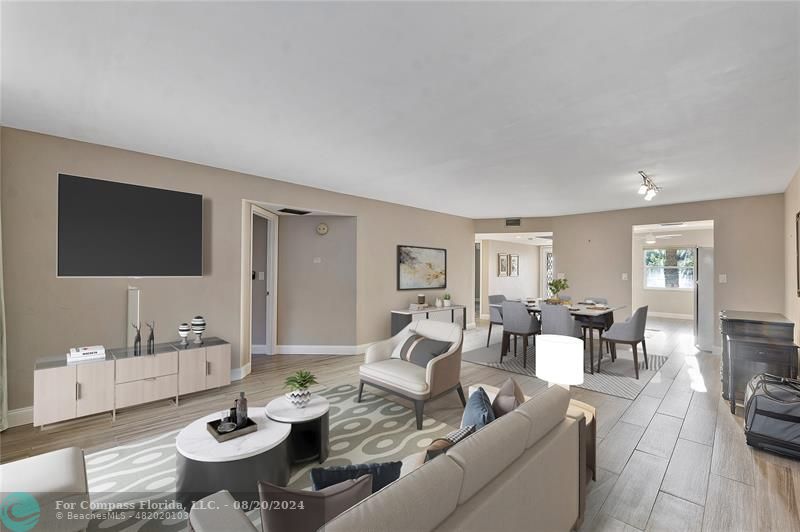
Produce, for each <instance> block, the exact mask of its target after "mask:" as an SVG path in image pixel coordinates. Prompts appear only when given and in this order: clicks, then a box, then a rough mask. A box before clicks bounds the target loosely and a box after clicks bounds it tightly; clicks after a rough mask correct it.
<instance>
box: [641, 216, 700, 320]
mask: <svg viewBox="0 0 800 532" xmlns="http://www.w3.org/2000/svg"><path fill="white" fill-rule="evenodd" d="M675 232H676V233H682V234H681V236H678V237H674V238H670V239H665V240H658V241H657V243H656V244H646V243H645V235H644V234H642V233H638V234H634V235H633V256H632V257H631V308H639V307H641V306H644V305H647V307H648V312H649V313H651V314H667V315H671V316H672V317H678V316H682V317H685V318H687V319H690V318H692V316H693V315H694V290H667V289H664V290H659V289H652V288H645V287H644V275H643V274H644V259H643V253H644V249H645V248H657V247H678V246H688V247H714V230H713V229H698V230H692V231H686V230H683V229H676V230H675Z"/></svg>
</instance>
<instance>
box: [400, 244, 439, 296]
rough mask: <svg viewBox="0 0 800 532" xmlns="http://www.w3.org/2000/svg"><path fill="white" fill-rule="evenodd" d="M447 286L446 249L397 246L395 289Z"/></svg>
mask: <svg viewBox="0 0 800 532" xmlns="http://www.w3.org/2000/svg"><path fill="white" fill-rule="evenodd" d="M426 288H447V250H446V249H442V248H426V247H421V246H397V289H398V290H422V289H426Z"/></svg>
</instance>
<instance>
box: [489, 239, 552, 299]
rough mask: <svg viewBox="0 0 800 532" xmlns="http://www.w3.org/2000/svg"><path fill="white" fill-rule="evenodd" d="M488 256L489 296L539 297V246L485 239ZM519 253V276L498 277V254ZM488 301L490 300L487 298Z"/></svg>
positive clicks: (510, 297)
mask: <svg viewBox="0 0 800 532" xmlns="http://www.w3.org/2000/svg"><path fill="white" fill-rule="evenodd" d="M483 242H484V244H485V245H486V250H487V252H488V257H487V261H486V262H487V264H486V266H487V268H488V272H487V274H488V275H487V287H486V288H487V296H488V295H489V294H503V295H504V296H506V297H507V298H509V299H512V298H522V297H539V246H526V245H524V244H514V243H511V242H503V241H499V240H484V241H483ZM499 253H502V254H506V255H519V267H520V271H519V276H518V277H498V276H497V255H498V254H499ZM487 301H488V300H487Z"/></svg>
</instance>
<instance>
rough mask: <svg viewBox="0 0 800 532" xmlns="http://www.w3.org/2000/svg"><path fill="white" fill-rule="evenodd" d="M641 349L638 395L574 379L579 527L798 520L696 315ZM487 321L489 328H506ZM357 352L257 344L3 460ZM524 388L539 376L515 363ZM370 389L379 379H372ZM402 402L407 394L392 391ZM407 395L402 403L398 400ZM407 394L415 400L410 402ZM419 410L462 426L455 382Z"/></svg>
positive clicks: (8, 442) (59, 428) (37, 434)
mask: <svg viewBox="0 0 800 532" xmlns="http://www.w3.org/2000/svg"><path fill="white" fill-rule="evenodd" d="M648 329H650V335H651V336H654V337H653V338H651V337H648V341H647V344H648V345H647V347H648V352H650V353H654V354H659V355H669V356H670V358H669V360H668V361H667V362H666V363H665V364H664V366H662V368H661V369H660V370H659V372H658V373H657V374H656V376H655V377H654V378H653V380H652V381H651V382H650V384H648V386H647V387H645V389H644V390H643V392H642V394H641V395H640V396H639V397H638V398H637V400H636V401H630V400H627V399H622V398H619V397H614V396H610V395H604V394H600V393H596V392H592V391H589V390H584V389H581V388H572V390H571V391H572V395H573V396H574V397H575V398H576V399H579V400H581V401H585V402H587V403H590V404H592V405H594V406H595V408H596V409H597V421H598V425H597V436H598V466H599V470H598V472H597V481H596V482H592V483H591V484H590V493H589V499H588V501H587V511H586V520H585V522H584V525H583V527H582V528H581V532H584V531H605V530H627V531H631V532H635V531H636V530H653V531H655V530H705V531H709V532H716V531H727V530H743V531H753V530H775V531H785V530H800V512H799V511H798V508H800V462H796V461H792V460H788V459H785V458H782V457H779V456H775V455H770V454H767V453H764V452H761V451H758V450H754V449H751V448H750V447H748V446H747V445H746V443H745V441H744V435H743V432H742V425H743V421H742V418H741V411H740V412H739V413H738V414H739V415H738V416H732V415H731V413H730V411H729V410H728V406H727V403H725V402H723V401H722V399H721V397H720V390H719V356H716V355H711V354H708V353H700V352H698V351H697V350H696V349H695V348H694V346H693V345H692V344H693V340H692V335H691V323H690V322H688V321H680V320H666V319H651V320H649V322H648ZM500 331H501V329H500V328H499V327H496V328H495V331H493V335H492V336H493V337H495V335H497V336H496V338H495V340H499V335H500V334H501V332H500ZM485 344H486V329H485V326H481V328H479V329H475V330H470V331H468V334H467V335H466V337H465V346H467V347H472V346H480V345H485ZM360 363H361V357H352V356H310V355H291V356H271V357H269V356H256V357H254V360H253V372H252V374H250V375H248V376H247V377H246V378H245V379H243V380H242V381H239V382H235V383H233V384H231V385H230V386H226V387H224V388H221V389H219V390H211V391H206V392H201V393H198V394H193V395H190V396H186V397H182V398H181V401H180V405H179V406H177V407H176V406H175V405H173V404H172V403H170V402H167V401H162V402H157V403H152V404H150V405H144V406H140V407H135V408H129V409H125V410H122V411H120V412H118V414H117V420H116V422H115V423H113V424H112V423H111V416H110V414H109V415H106V414H103V415H97V416H92V417H88V418H82V419H79V420H75V421H72V422H68V423H62V424H58V425H53V426H51V427H48V428H46V429H45V430H40V429H34V428H33V427H31V426H30V425H28V426H22V427H15V428H12V429H9V430H6V431H5V432H3V433H0V462H8V461H12V460H16V459H19V458H24V457H27V456H32V455H36V454H40V453H43V452H46V451H50V450H54V449H59V448H62V447H66V446H70V445H75V446H78V447H82V448H84V449H92V450H94V449H102V448H108V447H113V446H116V445H120V444H123V443H126V442H131V441H134V440H138V439H141V438H144V437H148V436H152V435H157V434H160V433H163V432H165V431H168V430H175V429H178V428H181V427H183V426H185V425H187V424H188V423H189V422H191V421H193V420H194V419H196V418H198V417H200V416H202V415H206V414H208V413H209V412H214V411H218V410H220V409H222V408H224V407H225V406H228V405H230V404H232V402H233V400H234V399H235V398H236V397H237V396H238V394H239V391H240V390H241V391H244V392H246V394H247V397H248V398H249V400H250V404H251V405H260V404H266V402H267V401H268V399H270V398H272V397H274V396H276V395H278V394H281V393H283V391H284V390H283V389H282V386H283V379H284V378H285V376H286V375H287V374H289V373H291V372H294V371H297V370H298V369H310V370H312V371H313V372H314V373H315V374H316V375H317V378H318V380H319V381H320V383H322V384H323V385H335V384H342V383H350V384H356V383H357V382H358V366H359V364H360ZM508 377H509V374H508V373H506V372H504V371H502V370H498V369H494V368H488V367H485V366H479V365H476V364H471V363H468V362H465V363H464V364H463V366H462V382H463V385H464V387H465V388H466V387H468V386H469V385H472V384H478V383H485V384H489V385H494V386H497V385H500V384H502V382H503V381H505V380H506V379H507V378H508ZM514 378H515V379H516V380H517V381H518V382H519V383H520V385H521V387H522V388H523V390H525V391H528V390H531V391H532V390H533V389H534V388H535V387H536V385H535V384H534V382H535V381H534V380H533V379H532V378H530V377H526V376H523V375H514ZM371 391H373V392H376V393H377V391H376V390H371ZM393 400H396V401H397V402H400V403H405V402H404V401H403V400H401V399H398V398H393ZM405 404H408V403H405ZM409 406H410V405H409ZM425 414H426V415H428V416H430V417H433V418H435V419H437V420H439V421H443V422H445V423H448V424H450V425H452V426H457V425H458V424H459V422H460V419H461V414H462V409H461V404H460V402H459V400H458V397H457V396H456V394H455V393H453V394H449V395H446V396H444V397H441V398H439V399H436V400H435V401H432V402H430V403H428V404H427V405H426V407H425Z"/></svg>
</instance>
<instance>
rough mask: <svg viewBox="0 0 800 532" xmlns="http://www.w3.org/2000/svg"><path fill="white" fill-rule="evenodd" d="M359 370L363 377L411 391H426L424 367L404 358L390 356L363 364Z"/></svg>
mask: <svg viewBox="0 0 800 532" xmlns="http://www.w3.org/2000/svg"><path fill="white" fill-rule="evenodd" d="M359 372H360V374H361V375H362V376H364V377H368V378H370V379H374V380H375V381H378V382H385V383H387V384H390V385H393V386H401V387H403V388H405V389H407V390H410V391H412V392H417V393H424V392H427V391H428V383H427V382H425V368H421V367H419V366H417V365H416V364H409V363H408V362H406V361H405V360H399V359H396V358H390V359H388V360H381V361H380V362H373V363H372V364H363V365H362V366H361V367H360V368H359Z"/></svg>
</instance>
